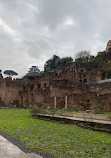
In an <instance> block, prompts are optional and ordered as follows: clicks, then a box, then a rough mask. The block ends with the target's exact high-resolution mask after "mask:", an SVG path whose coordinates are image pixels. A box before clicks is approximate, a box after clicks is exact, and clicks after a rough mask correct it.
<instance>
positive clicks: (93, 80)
mask: <svg viewBox="0 0 111 158" xmlns="http://www.w3.org/2000/svg"><path fill="white" fill-rule="evenodd" d="M0 105H1V106H16V107H32V106H39V107H49V108H65V109H73V108H77V109H79V110H83V109H85V110H87V109H92V110H93V109H98V108H99V109H100V110H106V111H110V110H111V41H109V42H108V44H107V48H106V50H105V51H104V52H99V54H98V55H97V56H96V57H91V58H90V59H89V58H87V57H85V58H80V59H76V60H75V62H72V63H69V64H67V65H66V66H65V67H60V68H58V69H55V70H52V71H49V72H46V73H41V74H40V75H38V76H25V77H24V78H22V79H14V80H12V78H10V77H8V78H3V77H2V75H1V76H0Z"/></svg>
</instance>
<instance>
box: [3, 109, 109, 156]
mask: <svg viewBox="0 0 111 158" xmlns="http://www.w3.org/2000/svg"><path fill="white" fill-rule="evenodd" d="M0 131H3V132H6V133H8V134H9V135H11V136H13V137H15V138H17V139H19V140H20V141H21V142H23V143H25V144H26V145H27V146H28V147H30V148H35V149H40V150H42V151H43V152H47V153H49V154H50V155H52V156H53V157H55V158H79V157H80V158H110V157H111V135H110V134H107V133H100V132H95V131H91V130H88V129H84V128H80V127H78V126H76V125H72V124H60V123H53V122H48V121H43V120H38V119H33V118H31V116H30V112H29V110H25V109H1V110H0Z"/></svg>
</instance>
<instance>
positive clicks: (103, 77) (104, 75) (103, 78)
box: [101, 72, 106, 80]
mask: <svg viewBox="0 0 111 158" xmlns="http://www.w3.org/2000/svg"><path fill="white" fill-rule="evenodd" d="M105 77H106V74H105V72H103V74H102V76H101V78H102V80H105Z"/></svg>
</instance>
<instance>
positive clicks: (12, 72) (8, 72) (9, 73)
mask: <svg viewBox="0 0 111 158" xmlns="http://www.w3.org/2000/svg"><path fill="white" fill-rule="evenodd" d="M3 73H4V74H5V75H7V76H15V75H18V73H17V72H15V71H13V70H5V71H4V72H3Z"/></svg>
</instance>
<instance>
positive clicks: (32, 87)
mask: <svg viewBox="0 0 111 158" xmlns="http://www.w3.org/2000/svg"><path fill="white" fill-rule="evenodd" d="M33 90H34V85H33V84H31V86H30V91H31V92H32V91H33Z"/></svg>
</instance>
